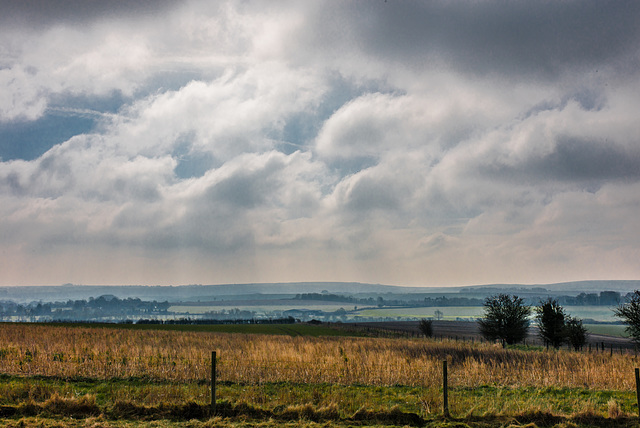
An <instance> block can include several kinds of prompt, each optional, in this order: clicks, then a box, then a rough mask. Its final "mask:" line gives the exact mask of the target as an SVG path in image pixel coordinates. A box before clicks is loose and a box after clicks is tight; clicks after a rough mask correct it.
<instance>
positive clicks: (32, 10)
mask: <svg viewBox="0 0 640 428" xmlns="http://www.w3.org/2000/svg"><path fill="white" fill-rule="evenodd" d="M179 4H180V2H176V1H175V0H157V1H156V0H140V1H128V0H21V1H12V0H1V1H0V10H2V15H1V16H0V22H2V24H3V25H15V26H23V27H26V28H32V29H39V28H41V27H43V26H44V27H48V26H50V25H54V24H80V25H85V24H89V23H91V22H92V21H95V20H97V19H103V18H114V17H118V18H122V17H127V18H135V17H136V16H142V15H153V14H157V13H164V12H167V11H168V10H170V8H171V7H175V6H177V5H179Z"/></svg>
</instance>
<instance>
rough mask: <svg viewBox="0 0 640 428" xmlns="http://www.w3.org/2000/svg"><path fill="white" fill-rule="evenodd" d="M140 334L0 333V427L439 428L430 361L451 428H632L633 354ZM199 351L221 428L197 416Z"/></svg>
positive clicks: (4, 327)
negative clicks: (606, 427)
mask: <svg viewBox="0 0 640 428" xmlns="http://www.w3.org/2000/svg"><path fill="white" fill-rule="evenodd" d="M139 327H140V328H139ZM142 327H144V328H142ZM151 327H158V326H130V325H124V326H118V327H113V326H109V327H108V328H107V327H105V326H102V327H87V326H80V325H74V326H73V327H69V326H65V325H60V326H52V325H31V324H0V367H1V368H2V370H3V372H4V375H2V376H0V425H3V426H5V425H8V424H14V423H15V424H17V423H18V422H19V421H22V422H23V424H29V423H31V421H32V418H34V417H36V418H37V417H41V418H45V419H46V423H47V424H49V423H51V424H54V423H55V421H61V420H64V418H68V417H69V415H75V416H77V417H80V416H81V417H83V418H86V419H87V420H89V419H91V420H93V422H94V425H91V426H93V427H98V426H111V425H109V424H116V423H120V422H122V423H123V424H125V423H128V422H127V421H129V420H135V421H137V422H136V423H140V424H144V423H147V422H148V421H151V420H153V421H162V420H165V419H169V420H171V421H172V423H175V424H186V423H187V422H188V420H190V419H194V418H195V419H196V420H197V422H194V425H193V426H207V425H206V424H209V425H210V426H227V425H225V424H227V423H228V422H229V421H231V420H233V421H235V422H234V423H245V422H248V421H253V422H254V423H259V424H269V423H271V422H270V421H271V420H272V419H273V420H274V421H278V422H282V423H289V422H291V421H297V422H298V423H299V424H301V425H300V426H303V425H304V424H306V425H304V426H307V425H308V426H313V424H316V423H319V424H325V425H323V426H343V425H344V426H347V425H349V424H354V425H362V424H369V425H376V426H384V425H385V424H386V425H393V424H396V425H398V424H399V425H401V426H402V425H416V424H417V425H420V424H422V425H427V426H429V424H432V423H434V424H435V423H436V422H437V423H445V422H446V421H445V420H444V419H443V418H442V391H441V384H442V360H447V361H448V363H449V385H450V395H449V401H450V406H451V413H452V415H453V416H454V417H455V418H458V419H457V422H456V423H458V422H460V423H464V424H467V425H470V426H474V425H473V424H480V425H477V426H486V427H492V426H509V425H510V424H511V425H513V426H520V425H522V426H525V425H526V424H528V423H535V424H537V425H541V426H544V424H547V425H546V426H550V425H549V424H550V422H549V421H551V422H553V423H552V424H551V425H553V424H565V426H588V424H587V422H585V421H592V422H593V421H596V422H597V423H592V425H593V426H601V425H602V423H603V421H606V423H607V424H610V423H613V422H615V424H625V423H627V422H628V421H629V420H633V421H635V422H636V423H637V418H635V419H630V416H629V415H635V414H637V406H636V404H635V384H634V368H635V367H636V366H637V365H638V361H637V359H636V357H635V355H634V354H617V353H616V354H614V355H609V354H607V353H587V352H584V353H574V352H567V351H545V350H542V349H538V350H537V351H535V352H532V351H531V350H528V349H524V348H523V349H502V348H501V347H499V346H494V345H488V344H480V343H475V344H469V343H460V342H454V341H447V340H445V341H431V340H427V339H382V338H364V337H331V336H313V334H315V333H318V332H320V331H321V330H317V329H308V328H309V327H316V326H302V325H283V326H269V327H282V328H283V330H279V333H280V334H279V335H259V334H239V333H237V332H235V333H221V332H219V331H218V332H212V331H198V330H195V331H185V330H182V329H177V330H168V331H167V330H157V329H153V328H151ZM161 327H212V326H161ZM213 327H237V326H213ZM240 327H242V326H240ZM248 327H261V326H248ZM299 327H302V328H303V329H298V328H299ZM325 328H326V327H325ZM286 329H290V330H288V331H287V330H286ZM269 331H272V330H269ZM253 332H254V333H255V332H256V330H254V331H253ZM305 333H310V334H309V335H305V336H303V335H301V334H305ZM212 350H216V351H217V353H218V354H217V355H218V357H219V360H218V362H217V363H218V364H217V367H218V373H217V378H218V380H219V383H218V386H217V396H218V398H219V400H220V406H221V407H220V408H221V409H222V412H223V413H224V415H225V417H224V418H222V419H216V418H213V419H211V418H209V415H208V413H207V408H208V407H207V406H208V403H209V400H210V395H209V394H210V392H209V391H210V390H209V376H210V367H211V361H210V357H211V351H212ZM83 412H84V413H83ZM612 421H613V422H612ZM418 422H419V423H418ZM65 423H66V422H65ZM158 423H159V424H161V423H164V422H158ZM447 423H448V422H447ZM590 423H591V422H590ZM326 424H328V425H326ZM481 424H485V425H481ZM517 424H520V425H517ZM585 424H586V425H585ZM16 426H17V425H16ZM43 426H45V425H43ZM51 426H54V425H51ZM158 426H161V425H158ZM264 426H269V425H264ZM272 426H276V425H272ZM619 426H625V425H619Z"/></svg>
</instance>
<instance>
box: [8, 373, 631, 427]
mask: <svg viewBox="0 0 640 428" xmlns="http://www.w3.org/2000/svg"><path fill="white" fill-rule="evenodd" d="M208 388H209V387H208V386H207V385H202V384H197V383H196V384H180V385H176V384H172V383H158V382H148V381H140V380H137V381H129V380H116V379H114V380H110V381H107V382H98V381H87V380H82V381H65V380H62V379H52V378H22V377H12V376H3V377H2V378H0V391H1V394H0V396H1V397H2V403H0V415H1V414H2V412H3V411H4V415H3V417H4V421H3V419H2V418H0V422H3V426H6V425H7V423H6V422H7V421H10V420H13V421H18V420H21V419H25V418H29V417H31V418H33V417H35V416H40V417H41V418H44V419H47V418H48V419H51V420H56V419H57V420H60V419H64V418H65V417H66V418H69V417H75V418H89V419H92V420H93V421H94V422H96V423H97V421H101V422H100V425H98V426H106V424H107V423H112V424H115V423H117V422H118V421H119V422H120V423H123V424H124V423H128V422H131V421H137V422H138V423H140V424H144V423H145V422H148V421H151V420H153V421H160V422H158V423H166V421H171V423H172V424H177V425H180V424H182V423H185V422H188V421H191V422H192V423H195V425H192V426H199V425H201V426H206V422H207V421H209V422H211V421H212V419H211V418H210V416H209V413H208V404H209V399H210V396H209V392H208V391H209V389H208ZM217 392H218V397H219V402H218V411H219V412H220V413H221V414H222V415H223V416H225V417H224V418H217V420H216V422H215V426H225V425H224V424H223V421H224V423H229V422H230V421H232V420H235V422H236V423H237V422H239V421H240V422H241V421H243V420H244V421H245V422H246V421H249V420H253V421H261V423H268V422H269V421H270V420H272V419H277V420H279V421H281V422H295V421H297V422H298V424H299V425H296V426H312V425H313V424H312V423H320V422H324V423H327V424H330V425H325V426H342V424H348V423H349V422H351V423H352V422H353V421H354V420H359V421H360V422H367V423H368V425H376V426H384V425H385V423H386V424H388V425H394V426H395V425H409V426H421V425H423V424H429V423H430V422H435V421H441V422H443V421H444V419H443V417H442V399H441V390H440V389H439V388H417V387H407V386H388V387H372V386H368V385H351V386H345V385H330V384H318V385H309V384H293V383H289V382H279V383H268V384H264V385H245V384H232V383H224V384H222V385H219V386H218V390H217ZM449 397H450V406H451V414H452V418H454V419H457V420H458V421H459V422H460V423H463V422H464V423H466V424H469V423H471V424H472V426H473V422H474V421H475V422H477V423H480V422H482V424H483V425H482V426H506V425H503V423H504V422H505V421H506V420H516V421H517V420H520V421H523V423H524V421H525V420H528V419H533V422H536V423H538V424H540V423H541V422H543V421H544V420H545V419H548V418H554V420H557V421H565V422H568V421H576V420H579V419H580V418H586V417H588V418H589V419H590V420H592V421H593V420H595V421H599V422H600V423H599V424H596V426H601V425H602V422H603V421H606V422H607V425H611V423H612V422H613V423H616V422H620V423H622V422H623V421H628V420H629V419H630V417H629V414H635V412H636V407H635V396H634V393H632V392H630V391H591V390H587V389H584V388H504V387H497V386H482V387H476V388H469V387H464V388H460V387H453V388H451V390H450V396H449ZM611 403H614V404H611ZM612 408H614V410H612ZM7 409H13V411H14V412H15V413H13V414H7V413H8V411H7ZM612 411H614V412H615V413H614V415H615V416H616V417H615V418H611V412H612ZM214 419H216V418H214ZM195 420H197V422H196V421H195ZM162 421H165V422H162ZM636 421H637V418H636ZM494 423H495V424H496V425H494ZM577 425H578V426H580V424H577ZM93 426H95V425H93ZM229 426H236V425H229ZM265 426H268V425H265ZM514 426H518V425H514ZM568 426H575V425H568Z"/></svg>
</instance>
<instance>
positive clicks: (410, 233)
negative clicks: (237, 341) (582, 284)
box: [0, 0, 640, 285]
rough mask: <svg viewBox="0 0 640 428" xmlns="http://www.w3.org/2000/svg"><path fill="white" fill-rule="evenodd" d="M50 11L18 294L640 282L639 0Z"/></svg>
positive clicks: (90, 5)
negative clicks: (259, 284) (348, 284)
mask: <svg viewBox="0 0 640 428" xmlns="http://www.w3.org/2000/svg"><path fill="white" fill-rule="evenodd" d="M45 3H46V4H44V3H43V4H40V3H37V2H36V3H34V2H31V3H29V2H23V3H21V4H19V5H18V4H16V5H14V6H12V8H11V9H10V10H9V9H7V10H9V12H7V14H5V15H3V16H4V18H2V19H3V25H2V27H1V28H2V29H1V30H0V46H2V47H1V48H0V83H2V84H3V87H5V88H6V91H4V92H3V93H2V95H0V121H1V122H2V127H1V129H0V131H1V132H6V134H1V132H0V138H1V137H2V135H13V136H16V135H24V136H25V137H23V138H28V139H29V140H28V141H25V142H24V144H26V145H28V144H35V145H37V147H38V150H37V151H35V152H33V153H32V155H30V156H28V155H27V153H28V151H27V150H13V151H9V150H7V151H4V152H3V153H0V156H1V157H2V158H3V159H5V160H3V161H1V162H0V214H1V215H2V219H3V220H2V221H1V222H0V234H1V235H0V236H2V245H0V249H1V250H2V251H3V254H7V258H6V261H5V262H4V263H5V265H10V266H9V267H10V268H9V267H8V268H7V269H4V267H3V272H7V273H6V274H3V276H2V278H0V282H3V283H12V282H27V283H43V282H46V283H65V282H89V283H105V282H110V283H127V282H141V283H165V284H166V283H176V282H202V283H212V282H232V281H295V280H316V279H317V280H348V281H351V280H355V281H371V282H387V283H396V284H398V283H400V284H416V285H421V284H460V283H482V282H510V281H516V282H544V281H560V280H573V279H584V277H585V275H586V276H588V277H589V278H596V277H598V278H620V279H622V278H632V277H634V278H635V277H637V275H638V273H640V271H638V267H637V263H636V262H635V259H634V257H633V255H637V254H638V251H639V242H640V241H639V238H640V237H638V236H637V234H636V233H634V232H633V231H635V230H640V228H638V224H637V221H636V218H637V215H636V213H637V202H638V201H637V197H636V195H637V194H638V189H637V186H638V182H639V177H638V175H639V174H638V171H640V146H639V144H638V139H637V135H638V134H639V132H638V131H640V130H639V129H638V124H637V122H638V121H637V118H636V116H637V114H636V112H637V111H638V99H639V98H638V90H639V89H640V87H639V86H638V84H637V81H638V80H637V77H638V71H637V70H638V68H637V67H636V65H637V62H638V43H637V42H638V39H639V37H638V29H637V28H636V27H637V25H635V22H636V21H637V18H638V9H639V8H638V7H637V6H636V5H635V3H627V2H616V3H613V2H611V3H610V2H605V3H604V4H603V3H601V2H595V1H593V2H591V1H589V2H586V3H585V2H573V1H569V2H563V3H558V4H555V3H554V4H547V3H533V4H528V3H527V4H504V3H499V2H492V1H489V2H477V3H471V4H455V3H449V2H430V3H413V2H395V1H391V0H390V1H388V2H361V1H356V2H350V3H327V2H323V1H313V2H305V3H299V2H276V3H274V2H263V1H249V2H234V1H228V2H221V3H215V4H212V3H210V2H201V1H190V2H185V3H180V4H178V3H175V2H163V3H160V4H157V3H154V4H153V5H150V4H146V3H145V4H142V3H141V4H137V3H136V4H135V5H134V4H129V3H127V2H117V1H116V2H97V3H96V2H81V3H82V4H80V3H78V2H69V3H65V4H64V5H62V4H61V3H60V4H58V2H52V3H47V2H45ZM7 17H8V18H7ZM10 21H11V22H12V23H13V24H15V25H4V24H5V23H9V22H10ZM22 24H28V25H22ZM26 29H30V30H29V31H27V30H26ZM56 115H58V116H56ZM60 115H65V116H64V117H65V118H67V119H69V118H78V119H80V118H81V119H82V120H85V121H87V123H91V126H87V125H83V126H82V127H80V126H78V127H77V128H74V127H73V126H72V125H73V124H74V123H73V122H72V121H71V120H69V121H68V122H63V121H56V120H55V118H56V117H60ZM45 122H46V123H47V124H51V123H57V124H59V125H60V126H62V124H63V123H69V125H64V127H65V129H66V130H69V132H70V133H71V134H68V133H65V132H60V133H58V134H56V135H59V136H58V137H56V138H48V139H47V138H43V139H42V140H38V141H41V142H40V143H38V144H36V139H37V138H40V136H39V134H44V133H45V132H46V129H47V128H46V127H44V126H42V123H45ZM19 126H22V127H30V129H32V132H31V133H22V134H20V133H19V132H18V131H17V130H18V129H19ZM67 126H68V127H67ZM72 128H73V130H72ZM68 135H71V137H68ZM12 138H13V137H12ZM32 140H33V141H32ZM0 150H4V149H2V145H0ZM607 266H614V267H615V268H612V269H609V270H608V269H607Z"/></svg>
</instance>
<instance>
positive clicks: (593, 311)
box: [358, 306, 619, 322]
mask: <svg viewBox="0 0 640 428" xmlns="http://www.w3.org/2000/svg"><path fill="white" fill-rule="evenodd" d="M564 309H565V311H566V313H567V314H568V315H571V316H574V317H577V318H580V319H593V320H595V321H602V322H613V321H619V319H617V318H616V317H614V316H613V307H610V306H566V307H564ZM437 310H439V311H441V312H442V313H443V319H444V320H455V319H458V318H461V319H476V318H480V317H482V315H483V313H484V307H482V306H441V307H420V308H376V309H365V310H362V311H359V312H358V315H361V316H364V317H390V318H433V317H435V315H434V314H435V311H437Z"/></svg>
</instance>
